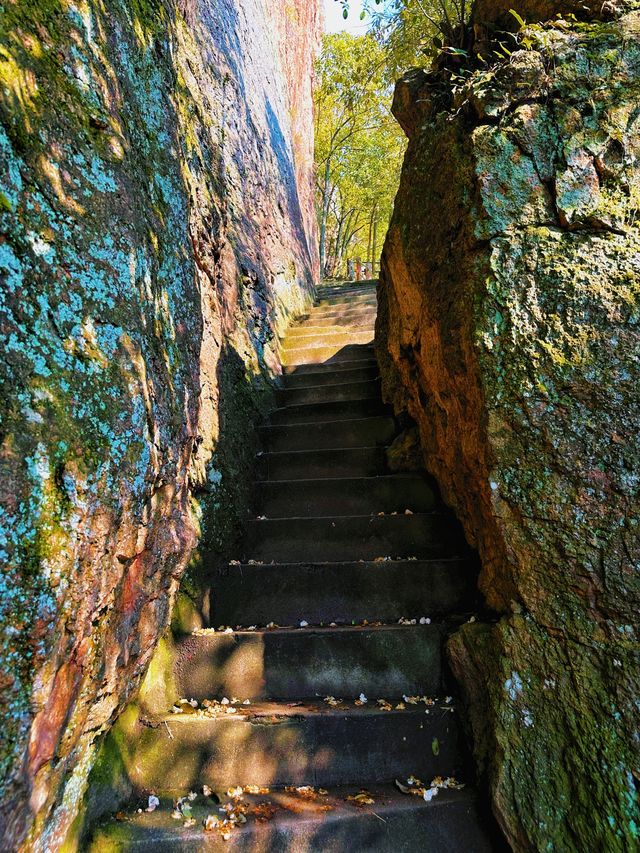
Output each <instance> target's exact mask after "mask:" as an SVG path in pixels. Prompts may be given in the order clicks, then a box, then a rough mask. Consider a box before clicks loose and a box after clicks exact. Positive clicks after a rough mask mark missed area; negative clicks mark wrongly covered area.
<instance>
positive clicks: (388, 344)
mask: <svg viewBox="0 0 640 853" xmlns="http://www.w3.org/2000/svg"><path fill="white" fill-rule="evenodd" d="M529 34H530V49H528V50H522V51H518V52H516V53H514V54H513V55H512V56H511V58H510V59H509V60H508V61H505V62H504V64H503V65H501V66H499V67H497V68H496V69H494V70H493V71H490V70H486V71H477V72H475V73H473V74H472V75H471V76H470V78H469V79H468V80H467V81H466V82H465V83H461V84H460V85H459V86H458V88H453V87H451V86H449V88H448V89H447V88H446V85H445V84H444V83H443V81H442V78H439V79H438V78H436V77H435V76H430V75H428V74H426V73H425V72H413V73H412V74H410V75H408V76H407V77H406V78H405V80H403V81H401V83H400V84H399V86H398V89H397V92H396V98H395V105H394V109H395V113H396V115H397V117H398V119H399V121H400V122H401V124H402V125H403V127H404V128H405V130H406V132H407V134H408V136H409V147H408V151H407V155H406V160H405V164H404V171H403V175H402V183H401V187H400V192H399V195H398V198H397V200H396V207H395V213H394V217H393V221H392V225H391V230H390V232H389V236H388V239H387V242H386V245H385V248H384V254H383V260H382V276H381V282H380V288H379V296H380V302H381V311H380V314H379V322H378V327H377V330H376V333H377V346H378V353H379V357H380V361H381V363H382V365H383V372H384V374H385V376H384V384H385V394H386V396H387V399H391V400H393V401H394V403H395V406H396V408H397V409H398V410H403V409H404V410H407V411H408V412H409V413H410V414H411V415H412V416H413V418H414V419H415V420H416V421H417V422H418V425H419V429H420V436H421V443H422V448H423V453H424V458H425V463H426V466H427V468H428V469H429V470H430V471H432V472H433V473H434V474H435V475H436V477H437V478H438V480H439V482H440V485H441V487H442V489H443V493H444V495H445V498H446V500H447V501H448V502H449V503H450V504H451V505H452V506H453V507H454V508H455V509H456V511H457V513H458V515H459V517H460V518H461V520H462V522H463V524H464V526H465V530H466V533H467V536H468V538H469V540H470V541H471V542H472V543H474V544H475V545H477V547H478V549H479V551H480V555H481V558H482V563H483V570H482V575H481V587H482V590H483V592H484V594H485V596H486V599H487V601H488V603H489V604H490V606H491V607H492V608H494V609H495V610H496V611H498V613H499V614H500V615H501V618H500V619H499V621H498V622H497V624H493V625H489V624H478V623H475V624H468V625H466V626H464V627H463V628H462V629H461V630H460V631H459V632H458V633H457V634H456V635H454V637H453V639H452V640H451V641H450V644H449V652H450V658H451V662H452V664H453V668H454V670H455V673H456V675H457V676H458V678H459V680H460V682H461V684H462V687H463V691H464V693H465V695H466V697H467V699H468V701H469V709H470V716H471V723H472V726H473V734H474V740H475V750H476V755H477V758H478V761H479V763H480V766H481V768H482V769H483V770H484V771H486V772H487V774H488V777H489V779H490V783H491V787H492V794H493V802H494V809H495V812H496V814H497V816H498V819H499V820H500V823H501V825H502V827H503V829H504V831H505V833H506V835H507V837H508V838H509V840H510V842H511V843H512V845H513V847H514V849H516V850H525V849H531V850H534V849H535V850H543V849H545V850H546V849H554V850H587V849H591V850H594V849H602V850H611V851H614V850H620V851H622V850H629V849H634V848H635V846H636V845H637V835H638V827H639V826H640V820H639V818H640V814H639V808H638V799H637V790H636V789H637V785H638V780H639V778H640V777H639V775H638V763H639V760H640V748H639V745H638V741H637V737H636V734H635V732H636V728H637V718H638V705H637V697H638V692H639V687H640V678H639V669H638V663H639V662H640V653H639V651H640V646H639V644H638V637H637V633H636V632H637V614H638V612H639V607H640V570H639V567H640V544H639V537H638V524H639V500H638V486H639V485H640V482H639V476H640V475H639V470H640V444H639V441H638V428H637V426H638V423H639V422H640V395H639V392H638V388H639V380H640V375H639V365H640V307H639V298H640V233H639V230H638V225H637V217H638V207H639V204H640V170H639V167H638V163H639V162H640V161H639V159H638V155H639V154H640V149H639V140H640V136H639V131H640V123H639V119H638V109H637V105H638V98H639V96H640V16H639V15H638V14H637V13H635V14H629V15H627V16H625V17H622V18H620V19H619V20H617V21H615V22H609V23H590V24H575V25H573V26H569V25H567V24H563V26H562V29H558V28H556V29H554V28H553V26H543V27H539V28H533V29H532V30H530V33H529ZM458 82H460V81H458Z"/></svg>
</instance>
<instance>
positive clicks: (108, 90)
mask: <svg viewBox="0 0 640 853" xmlns="http://www.w3.org/2000/svg"><path fill="white" fill-rule="evenodd" d="M297 5H299V4H295V3H291V2H288V3H285V4H271V3H267V0H243V2H235V0H107V2H103V1H101V2H99V0H8V2H5V3H3V5H2V7H1V8H0V45H1V47H0V80H1V85H0V190H1V192H0V230H1V235H2V236H0V276H1V279H0V280H1V282H2V286H1V290H0V341H1V347H2V360H1V370H0V376H1V382H2V389H1V394H0V412H1V422H2V429H1V434H0V438H1V442H2V452H1V456H0V492H1V509H0V560H1V561H2V564H3V568H2V576H1V583H2V587H1V591H0V592H1V594H0V644H1V649H0V660H1V665H2V671H1V673H0V687H1V699H0V702H1V707H2V727H1V728H0V765H1V773H0V777H1V778H2V780H3V781H2V788H1V790H0V797H1V800H2V807H1V811H0V838H2V841H1V842H0V846H1V847H2V849H3V850H13V849H16V848H18V847H23V848H28V849H31V850H47V851H53V850H56V849H58V848H59V847H60V845H61V844H62V843H63V839H64V837H65V835H66V833H67V831H68V828H69V825H70V823H71V822H72V820H73V817H74V815H75V813H76V811H77V808H78V803H79V801H80V800H81V798H82V793H83V789H84V786H85V784H86V778H87V774H88V772H89V769H90V767H91V764H92V761H93V757H94V754H95V751H96V748H97V744H98V742H99V740H100V736H101V734H102V733H103V732H105V731H106V730H107V729H108V728H109V727H110V726H111V724H112V722H113V721H114V719H115V718H116V717H117V716H118V714H119V712H120V711H121V710H122V708H123V707H124V705H125V704H126V702H127V701H128V700H129V699H130V698H131V697H132V696H133V695H134V694H135V691H136V689H137V686H138V684H139V681H140V679H141V676H142V675H143V674H144V672H145V669H146V666H147V664H148V662H149V660H150V658H151V656H152V653H153V651H154V648H155V647H156V643H157V640H158V637H159V636H160V634H161V633H162V632H163V630H164V629H165V627H166V625H167V623H168V620H169V616H170V611H171V604H172V600H173V597H174V594H175V591H176V587H177V584H178V581H179V579H180V577H181V575H182V573H183V570H184V567H185V565H186V563H187V561H188V558H189V555H190V553H191V551H192V549H193V546H194V544H195V542H196V540H197V536H198V532H199V523H200V520H199V518H198V511H197V510H198V507H197V505H196V504H195V503H194V500H193V495H194V494H195V493H197V492H201V493H202V494H204V495H205V496H206V500H205V501H204V504H205V505H206V507H207V508H208V510H209V511H210V513H211V518H210V519H209V520H208V523H209V526H210V527H212V528H214V529H217V528H219V529H220V530H224V529H225V525H227V521H226V519H227V516H228V514H229V513H230V512H232V510H233V511H235V510H234V508H233V507H231V506H230V505H229V499H228V497H229V494H233V493H234V489H235V487H236V480H237V479H238V478H240V477H241V475H242V473H243V472H242V471H241V470H238V464H239V463H238V462H237V460H236V462H235V467H233V466H232V465H231V464H230V460H233V459H234V458H236V457H237V458H240V459H242V454H240V456H239V457H238V456H237V454H234V453H233V452H231V453H230V452H229V448H232V449H233V448H236V447H239V446H242V445H243V439H245V438H247V436H249V435H250V433H251V428H252V426H253V423H254V421H255V418H256V416H257V415H258V414H259V410H260V396H261V394H263V393H267V391H268V387H269V379H270V377H271V376H273V375H274V374H275V373H277V371H278V369H279V367H278V364H279V360H278V347H277V332H278V330H279V329H281V328H282V327H283V326H284V325H285V324H286V322H287V318H288V317H289V316H290V315H291V314H294V313H295V312H297V311H299V310H300V309H301V308H302V307H303V306H304V305H305V304H306V303H307V301H308V299H309V296H310V293H311V291H312V289H313V280H314V275H315V274H316V272H317V258H316V256H315V239H314V231H313V225H312V222H313V219H312V199H313V183H312V164H311V151H312V122H311V115H310V112H309V108H308V107H307V106H306V104H307V101H308V97H309V87H310V85H311V84H310V81H311V76H312V60H313V54H314V51H315V47H316V44H317V40H318V38H319V22H318V12H317V8H316V3H315V2H308V3H305V4H304V11H303V12H299V11H298V10H297V8H296V7H297ZM285 58H286V62H285V61H283V60H284V59H285ZM244 443H245V444H246V445H247V447H250V442H244ZM225 448H226V450H225ZM240 467H241V466H240ZM234 478H235V479H234ZM227 526H228V525H227Z"/></svg>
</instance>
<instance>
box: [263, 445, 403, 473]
mask: <svg viewBox="0 0 640 853" xmlns="http://www.w3.org/2000/svg"><path fill="white" fill-rule="evenodd" d="M256 469H257V474H258V477H259V479H261V480H273V481H278V480H306V479H308V478H309V477H312V478H314V479H320V478H324V477H331V478H335V477H340V476H344V477H372V476H376V475H379V474H383V473H385V471H386V456H385V451H384V448H383V447H348V448H344V449H339V450H336V449H330V450H293V451H280V452H277V453H262V454H260V456H259V457H258V460H257V466H256Z"/></svg>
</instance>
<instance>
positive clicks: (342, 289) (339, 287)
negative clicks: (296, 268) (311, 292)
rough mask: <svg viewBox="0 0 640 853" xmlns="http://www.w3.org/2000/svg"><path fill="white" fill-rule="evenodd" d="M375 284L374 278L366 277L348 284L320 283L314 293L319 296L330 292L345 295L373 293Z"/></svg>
mask: <svg viewBox="0 0 640 853" xmlns="http://www.w3.org/2000/svg"><path fill="white" fill-rule="evenodd" d="M376 284H377V282H376V281H375V279H367V280H366V281H359V282H350V283H348V284H329V285H321V286H320V287H318V288H317V290H316V295H317V297H320V296H325V295H327V294H331V293H343V294H345V295H347V296H348V295H351V294H352V293H375V292H376Z"/></svg>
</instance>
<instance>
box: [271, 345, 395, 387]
mask: <svg viewBox="0 0 640 853" xmlns="http://www.w3.org/2000/svg"><path fill="white" fill-rule="evenodd" d="M347 370H349V371H353V370H375V371H376V375H378V373H379V367H378V362H377V361H376V359H375V357H374V353H373V348H370V349H369V354H368V355H367V356H366V358H365V357H362V358H361V357H359V358H356V359H351V360H349V359H347V360H345V361H336V362H329V363H328V364H293V365H291V366H290V367H287V365H284V366H283V368H282V381H283V383H284V384H285V385H288V384H289V383H290V382H291V381H296V382H307V381H309V380H310V379H311V377H313V380H314V381H315V377H320V376H326V377H335V381H336V382H342V381H343V380H342V378H341V377H342V375H343V373H345V372H346V371H347Z"/></svg>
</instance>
